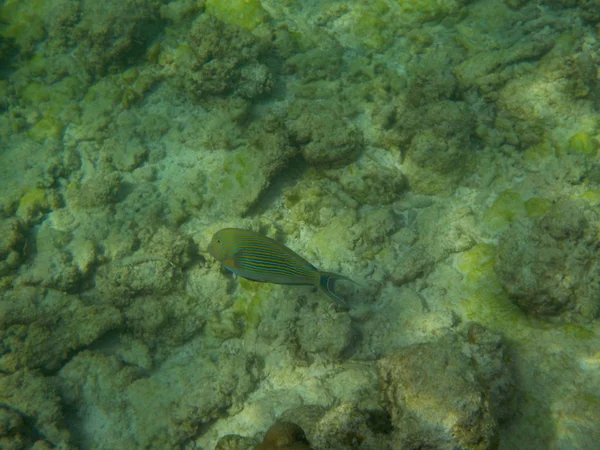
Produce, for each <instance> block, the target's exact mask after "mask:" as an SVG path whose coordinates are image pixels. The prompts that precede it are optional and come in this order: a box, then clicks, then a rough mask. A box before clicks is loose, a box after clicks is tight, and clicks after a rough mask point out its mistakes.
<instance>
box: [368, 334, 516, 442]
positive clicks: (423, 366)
mask: <svg viewBox="0 0 600 450" xmlns="http://www.w3.org/2000/svg"><path fill="white" fill-rule="evenodd" d="M377 372H378V376H379V383H380V390H381V393H382V396H383V399H384V401H385V402H386V405H387V410H388V412H389V413H390V415H391V422H392V425H393V426H394V436H393V437H392V441H394V443H393V445H392V448H401V447H404V446H405V445H406V442H419V443H420V445H421V446H422V447H427V448H437V449H452V448H463V449H477V450H480V449H492V448H495V445H496V439H497V435H498V420H501V419H503V418H504V417H505V412H504V411H503V409H504V407H505V406H506V404H507V402H508V401H509V400H510V398H511V395H512V392H513V379H512V374H511V372H510V370H509V368H508V366H507V365H506V357H505V355H504V345H503V343H502V338H501V336H500V335H499V334H496V333H493V332H491V331H489V330H487V329H485V328H484V327H482V326H481V325H478V324H470V325H469V326H468V328H467V330H466V331H465V332H462V333H454V332H451V333H448V334H446V335H445V336H442V337H441V338H440V339H438V340H437V341H433V342H430V343H425V344H416V345H412V346H409V347H406V348H403V349H400V350H397V351H396V352H394V353H393V354H391V355H389V356H387V357H385V358H383V359H381V360H379V361H378V363H377ZM400 443H404V445H402V444H400Z"/></svg>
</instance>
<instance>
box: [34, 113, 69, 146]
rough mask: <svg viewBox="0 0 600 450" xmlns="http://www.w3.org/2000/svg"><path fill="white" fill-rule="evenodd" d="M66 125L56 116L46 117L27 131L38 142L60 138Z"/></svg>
mask: <svg viewBox="0 0 600 450" xmlns="http://www.w3.org/2000/svg"><path fill="white" fill-rule="evenodd" d="M64 128H65V126H64V124H63V123H62V122H61V121H60V120H58V119H57V118H56V117H44V118H42V119H41V120H40V121H38V122H37V123H36V124H35V125H34V126H33V127H31V128H30V129H29V131H28V132H27V136H28V137H30V138H31V139H33V140H35V141H37V142H44V141H45V140H46V139H60V138H61V137H62V134H63V130H64Z"/></svg>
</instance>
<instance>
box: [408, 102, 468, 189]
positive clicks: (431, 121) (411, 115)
mask: <svg viewBox="0 0 600 450" xmlns="http://www.w3.org/2000/svg"><path fill="white" fill-rule="evenodd" d="M397 122H398V131H399V132H400V135H401V142H402V143H405V145H406V146H407V151H406V159H405V166H404V173H405V175H406V177H407V178H408V183H409V186H410V187H411V189H412V190H413V191H414V192H416V193H419V194H436V193H449V192H452V191H453V190H454V189H455V188H456V186H457V185H458V183H459V181H461V180H463V179H464V177H465V176H467V175H468V174H470V173H471V171H472V169H473V161H474V153H475V151H476V150H477V140H476V138H475V136H474V123H475V116H474V114H473V112H472V111H471V109H470V107H469V106H468V105H467V104H466V103H464V102H454V101H449V100H445V101H441V102H435V103H432V104H427V105H425V106H423V107H420V108H416V109H412V110H403V111H400V112H399V115H398V118H397Z"/></svg>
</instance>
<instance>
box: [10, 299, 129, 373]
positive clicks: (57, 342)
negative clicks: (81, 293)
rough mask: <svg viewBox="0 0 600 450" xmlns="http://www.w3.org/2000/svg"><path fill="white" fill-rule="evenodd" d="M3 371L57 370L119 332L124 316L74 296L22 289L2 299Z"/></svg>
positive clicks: (107, 307) (115, 310) (116, 311)
mask: <svg viewBox="0 0 600 450" xmlns="http://www.w3.org/2000/svg"><path fill="white" fill-rule="evenodd" d="M0 312H1V313H2V314H0V336H1V337H2V340H0V355H1V356H0V370H1V371H3V372H9V373H10V372H15V371H16V370H19V369H21V368H26V369H33V368H41V369H43V370H56V369H57V368H59V367H60V365H61V364H62V363H64V361H65V360H67V359H68V358H69V356H70V354H71V353H72V352H73V351H75V350H77V349H80V348H83V347H85V346H87V345H90V344H91V343H92V342H94V341H95V340H96V339H98V337H100V336H102V335H103V334H104V333H105V332H107V331H108V330H112V329H115V328H118V327H119V326H120V325H121V321H122V317H121V314H120V312H119V311H118V310H117V309H115V308H113V307H111V306H106V305H93V306H92V305H90V306H88V305H85V304H84V303H83V302H82V301H81V300H80V299H78V298H77V297H75V296H70V295H66V294H64V293H61V292H58V291H54V290H50V289H43V290H42V289H37V288H19V289H14V290H12V291H9V292H7V293H6V294H5V295H4V296H3V298H2V300H0Z"/></svg>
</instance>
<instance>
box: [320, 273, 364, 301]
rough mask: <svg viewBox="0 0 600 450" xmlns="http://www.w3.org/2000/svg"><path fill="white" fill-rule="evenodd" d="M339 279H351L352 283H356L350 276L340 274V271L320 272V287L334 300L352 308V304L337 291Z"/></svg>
mask: <svg viewBox="0 0 600 450" xmlns="http://www.w3.org/2000/svg"><path fill="white" fill-rule="evenodd" d="M339 280H344V281H350V282H351V283H354V281H352V280H351V279H350V278H348V277H345V276H344V275H340V274H338V273H333V272H319V285H318V288H319V290H321V291H323V292H324V293H325V294H327V295H328V296H329V297H330V298H332V299H333V300H335V301H337V302H339V303H341V304H342V305H344V306H345V307H346V308H350V305H348V303H346V302H345V301H344V299H343V298H342V297H340V296H339V295H338V294H337V293H336V292H335V283H336V282H337V281H339ZM355 284H356V283H355Z"/></svg>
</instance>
